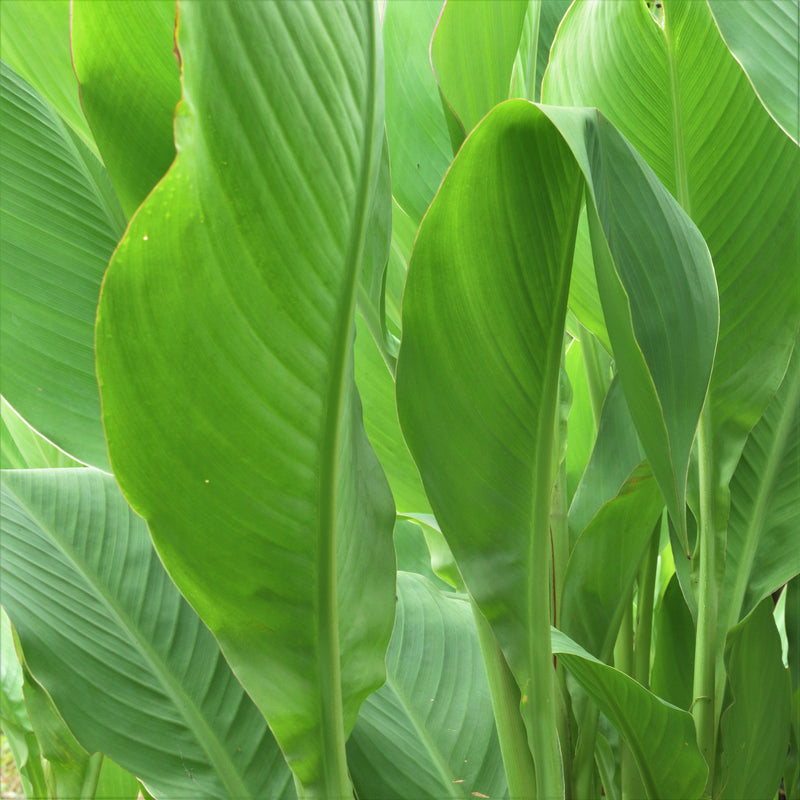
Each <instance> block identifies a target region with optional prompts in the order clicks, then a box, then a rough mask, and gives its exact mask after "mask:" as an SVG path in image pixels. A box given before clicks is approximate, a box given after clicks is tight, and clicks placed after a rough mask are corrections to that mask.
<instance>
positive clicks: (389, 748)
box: [347, 572, 508, 800]
mask: <svg viewBox="0 0 800 800" xmlns="http://www.w3.org/2000/svg"><path fill="white" fill-rule="evenodd" d="M397 577H398V580H397V590H398V608H397V621H396V623H395V629H394V633H393V634H392V642H391V644H390V646H389V651H388V653H387V659H386V667H387V680H386V684H385V685H384V686H383V687H382V688H381V689H379V690H378V691H377V692H375V694H373V695H371V696H370V697H369V698H368V700H367V701H366V703H364V707H363V708H362V710H361V714H360V715H359V718H358V722H357V723H356V727H355V729H354V730H353V735H352V737H351V738H350V741H349V742H348V745H347V751H348V765H349V767H350V771H351V773H352V775H353V783H354V785H355V787H356V791H357V792H358V796H359V798H361V800H378V798H380V800H407V798H410V797H414V798H417V797H418V798H437V800H438V799H439V798H448V800H449V799H450V798H453V800H455V799H456V798H459V800H460V799H461V798H465V799H467V800H472V798H473V797H480V796H486V797H493V798H502V797H506V796H507V792H508V790H507V788H506V785H505V776H504V773H503V768H502V760H501V758H500V749H499V744H498V740H497V732H496V731H495V726H494V718H493V716H492V703H491V699H490V696H489V686H488V684H487V681H486V673H485V671H484V667H483V661H482V659H481V653H480V647H479V645H478V639H477V636H476V634H475V625H474V622H473V620H472V614H471V612H470V608H469V603H468V601H467V600H466V599H456V598H454V597H445V596H444V595H442V594H441V593H440V592H439V591H437V590H436V589H435V588H434V586H433V585H432V584H431V583H430V582H429V581H427V580H425V579H424V578H422V577H420V576H419V575H411V574H410V573H403V572H401V573H399V574H398V576H397Z"/></svg>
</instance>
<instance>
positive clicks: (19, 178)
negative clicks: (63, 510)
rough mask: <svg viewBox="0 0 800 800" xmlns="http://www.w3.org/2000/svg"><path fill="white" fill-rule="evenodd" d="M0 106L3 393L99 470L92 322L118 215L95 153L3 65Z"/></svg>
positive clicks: (103, 463) (102, 463)
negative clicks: (111, 202)
mask: <svg viewBox="0 0 800 800" xmlns="http://www.w3.org/2000/svg"><path fill="white" fill-rule="evenodd" d="M0 102H1V103H2V105H1V106H0V108H1V109H2V114H0V118H1V119H2V140H3V149H2V154H0V155H1V156H2V158H0V178H2V183H3V191H2V193H0V220H2V224H1V225H0V230H1V231H2V247H0V259H1V261H0V263H1V264H2V270H0V272H1V273H2V294H3V303H2V316H1V317H0V319H2V338H3V348H2V393H3V395H4V396H5V397H6V398H7V399H8V401H9V403H11V405H12V406H14V408H15V409H17V411H19V413H20V414H21V415H22V416H23V417H24V418H25V419H26V420H28V421H29V422H30V423H31V425H33V427H34V428H36V430H38V431H40V432H41V433H42V434H43V435H44V436H46V437H47V438H48V439H50V440H51V441H52V442H54V443H55V444H56V445H58V446H59V447H61V448H63V449H64V450H65V451H67V452H68V453H70V454H71V455H73V456H75V457H76V458H78V459H80V460H81V461H85V462H87V463H90V464H93V465H95V466H98V467H101V468H104V469H107V468H108V458H107V455H106V444H105V439H104V437H103V428H102V424H101V422H100V396H99V393H98V389H97V381H96V378H95V368H94V346H93V343H94V318H95V310H96V306H97V298H98V295H99V290H100V281H101V279H102V276H103V272H104V271H105V268H106V265H107V263H108V259H109V258H110V256H111V253H112V251H113V249H114V247H115V245H116V243H117V240H118V238H119V236H120V235H121V233H122V228H123V221H122V219H121V216H120V215H119V210H118V209H116V213H115V210H114V209H113V208H110V207H109V205H108V202H107V201H108V191H107V187H106V188H104V187H103V186H101V185H100V183H98V180H100V181H102V178H101V177H100V176H101V174H102V173H101V170H102V168H101V167H100V165H99V164H97V160H96V159H95V158H94V156H92V155H91V153H89V152H88V151H86V150H85V148H83V150H84V152H83V153H82V152H81V147H82V145H80V143H79V142H78V141H77V140H73V138H72V137H71V136H70V134H69V133H68V131H67V128H66V126H65V124H64V123H63V122H62V120H61V119H60V118H59V117H58V116H57V115H56V114H55V112H53V111H52V110H51V109H50V108H49V107H48V106H47V105H46V104H45V103H44V101H43V100H42V99H41V97H39V95H37V94H36V92H35V91H34V90H33V89H32V88H31V87H30V86H29V85H28V84H27V83H26V82H25V81H23V80H22V79H21V78H20V77H19V76H18V75H16V74H15V73H14V72H13V71H12V70H10V69H9V68H8V67H7V66H6V65H5V64H3V65H2V95H1V96H0ZM92 160H93V161H94V162H95V166H96V167H98V168H99V169H91V168H90V166H89V163H90V161H92ZM107 182H108V179H107V178H105V183H107Z"/></svg>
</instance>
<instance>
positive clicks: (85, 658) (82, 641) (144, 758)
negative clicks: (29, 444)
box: [0, 469, 293, 798]
mask: <svg viewBox="0 0 800 800" xmlns="http://www.w3.org/2000/svg"><path fill="white" fill-rule="evenodd" d="M2 515H3V516H2V536H0V548H1V550H0V555H1V558H0V570H2V571H1V572H0V592H1V593H2V594H1V597H0V599H1V600H2V603H3V605H4V607H5V608H6V609H7V611H8V614H9V616H10V617H11V619H12V621H13V623H14V626H15V628H16V630H17V632H18V634H19V637H20V640H21V642H22V647H23V652H24V653H25V659H26V662H27V664H28V667H29V668H30V670H31V672H32V674H33V675H34V676H35V678H36V680H37V681H39V682H40V683H41V684H42V685H43V686H44V687H45V689H46V690H47V692H48V693H49V695H50V696H51V697H52V698H53V701H54V702H55V704H56V706H57V708H58V710H59V711H60V713H61V714H62V716H63V718H64V720H65V721H66V723H67V725H68V726H69V728H70V730H71V731H72V732H73V733H74V735H75V737H76V738H77V739H78V741H79V742H80V743H81V745H82V746H83V747H84V748H85V749H86V750H87V751H88V752H95V751H101V752H104V753H107V754H108V755H109V756H110V757H111V758H113V759H114V760H115V761H117V762H118V763H119V764H121V765H122V766H123V767H124V768H125V769H127V770H128V771H130V772H132V773H133V774H135V775H137V776H139V777H140V778H141V779H142V780H143V781H144V782H145V783H146V784H147V785H148V786H149V787H150V788H151V789H152V791H153V792H154V793H155V794H157V795H161V794H164V795H171V796H178V797H181V796H185V795H186V794H187V793H192V792H193V791H195V790H197V791H200V792H202V793H204V794H207V795H210V796H216V797H253V798H262V797H265V796H269V797H276V798H284V797H285V798H288V797H291V796H293V794H292V793H293V787H292V785H291V778H290V773H289V771H288V770H287V769H286V767H285V765H284V762H283V758H282V756H281V754H280V751H279V750H278V748H277V746H276V744H275V741H274V739H273V738H272V736H271V734H270V733H269V729H268V728H267V726H266V723H265V722H264V719H263V717H262V716H261V714H260V713H259V712H258V710H257V709H256V707H255V706H254V705H253V703H252V702H251V701H250V699H249V698H248V697H247V695H246V694H245V693H244V691H243V690H242V688H241V686H240V685H239V684H238V683H237V681H236V678H235V677H234V676H233V673H232V672H231V671H230V669H229V667H228V666H227V664H226V662H225V659H224V658H223V656H222V654H221V652H220V650H219V646H218V645H217V643H216V642H215V641H214V638H213V637H212V635H211V634H210V633H209V631H208V630H207V629H206V628H205V626H204V625H203V624H202V622H201V621H200V619H199V618H198V617H197V615H196V614H195V613H194V611H192V609H191V608H190V606H189V605H188V604H187V603H186V601H185V600H183V598H182V597H181V596H180V594H179V593H178V591H177V589H176V588H175V587H174V586H173V584H172V583H171V581H170V580H169V578H168V577H167V574H166V572H165V571H164V569H163V567H162V566H161V562H160V561H159V559H158V556H157V555H156V553H155V551H154V550H153V548H152V545H151V543H150V540H149V537H148V535H147V528H146V526H145V524H144V522H143V521H142V520H141V519H140V518H138V517H137V516H136V515H135V514H134V513H133V512H132V511H131V510H130V508H129V507H128V506H127V505H126V503H125V501H124V500H123V498H122V496H121V495H120V493H119V490H118V489H117V487H116V484H115V483H114V480H113V478H112V477H111V476H110V475H105V474H103V473H101V472H99V471H97V470H92V469H56V470H20V471H11V472H4V473H3V480H2ZM190 774H191V776H192V777H191V778H190V777H189V775H190Z"/></svg>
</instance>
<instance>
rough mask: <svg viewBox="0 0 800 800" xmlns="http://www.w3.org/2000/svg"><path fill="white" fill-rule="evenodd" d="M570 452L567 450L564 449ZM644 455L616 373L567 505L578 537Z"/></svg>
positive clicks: (575, 534) (571, 528)
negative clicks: (592, 443)
mask: <svg viewBox="0 0 800 800" xmlns="http://www.w3.org/2000/svg"><path fill="white" fill-rule="evenodd" d="M567 454H568V455H569V451H568V452H567ZM643 457H644V453H643V452H642V447H641V445H640V444H639V439H638V437H637V436H636V429H635V428H634V425H633V421H632V420H631V413H630V411H629V410H628V404H627V403H626V402H625V395H624V394H623V391H622V384H621V383H620V380H619V377H615V378H614V380H613V381H612V382H611V386H610V387H609V389H608V393H607V394H606V398H605V401H604V402H603V409H602V411H601V412H600V425H599V428H598V431H597V438H596V439H595V442H594V447H593V448H592V454H591V456H590V457H589V463H588V464H587V465H586V469H585V470H584V473H583V477H582V478H581V481H580V483H579V484H578V488H577V489H576V490H575V496H574V497H573V499H572V505H571V506H570V509H569V527H570V532H571V534H572V535H573V536H574V537H575V538H577V537H578V536H579V535H580V534H581V532H582V531H583V530H584V529H585V528H586V526H587V525H588V524H589V522H590V521H591V519H592V517H594V515H595V514H596V513H597V512H598V511H599V510H600V508H601V506H602V505H603V504H604V503H607V502H608V501H609V500H611V498H613V497H615V496H616V495H617V494H618V493H619V491H620V489H621V488H622V486H623V484H624V483H625V481H626V479H627V478H628V476H629V475H630V474H631V472H633V470H634V468H635V467H636V465H637V464H639V463H640V462H641V461H642V459H643Z"/></svg>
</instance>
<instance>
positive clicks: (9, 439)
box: [0, 397, 83, 469]
mask: <svg viewBox="0 0 800 800" xmlns="http://www.w3.org/2000/svg"><path fill="white" fill-rule="evenodd" d="M0 465H2V469H46V468H48V467H81V466H83V465H82V464H80V463H79V462H77V461H76V460H75V459H74V458H71V457H70V456H68V455H67V454H66V453H65V452H63V451H62V450H59V449H58V448H57V447H56V446H55V445H54V444H53V443H52V442H48V441H47V439H45V438H44V436H42V435H41V434H39V433H37V432H36V431H35V430H34V429H33V428H31V426H30V425H28V423H27V422H25V420H24V419H22V417H21V416H20V415H19V414H17V412H16V411H14V409H13V408H11V406H10V405H9V404H8V403H7V402H6V399H5V397H0Z"/></svg>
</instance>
